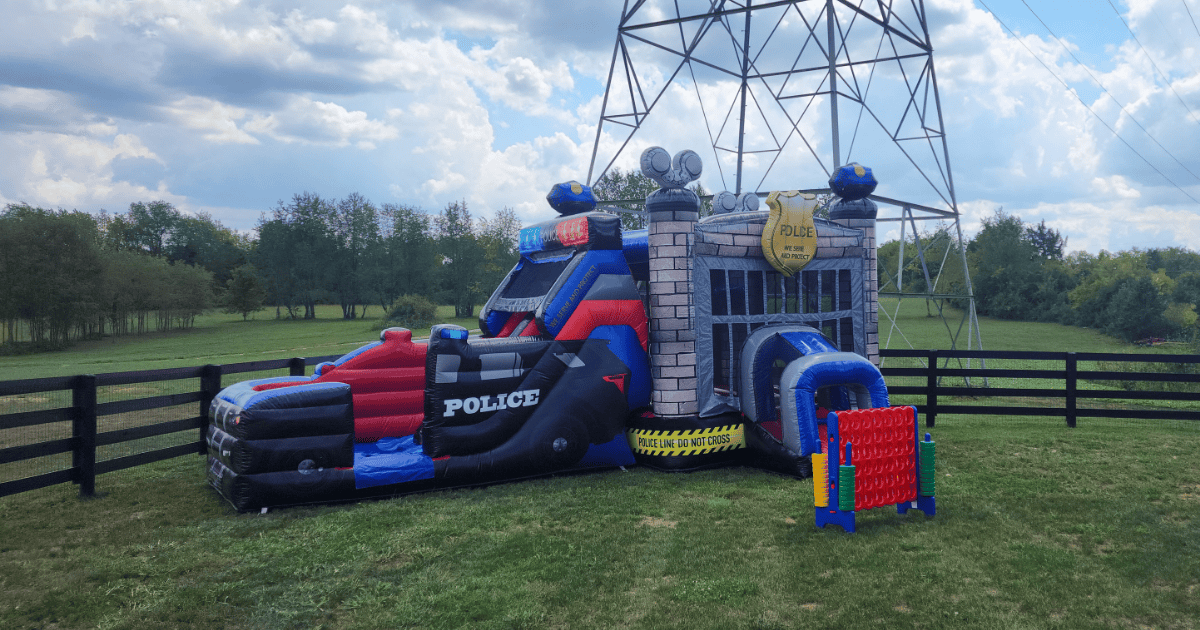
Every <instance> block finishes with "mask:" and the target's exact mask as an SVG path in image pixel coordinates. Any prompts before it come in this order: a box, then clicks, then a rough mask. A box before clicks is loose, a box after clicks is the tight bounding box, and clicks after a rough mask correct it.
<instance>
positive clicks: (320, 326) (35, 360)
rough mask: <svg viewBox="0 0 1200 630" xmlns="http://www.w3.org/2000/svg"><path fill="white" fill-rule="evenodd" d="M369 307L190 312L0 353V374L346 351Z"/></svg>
mask: <svg viewBox="0 0 1200 630" xmlns="http://www.w3.org/2000/svg"><path fill="white" fill-rule="evenodd" d="M370 313H371V314H372V317H371V318H367V319H356V320H344V319H342V310H341V307H338V306H333V305H323V306H318V307H317V319H313V320H307V321H306V320H288V319H283V320H276V319H275V310H274V309H263V310H261V311H259V312H258V313H255V314H254V315H253V318H254V319H251V320H249V321H242V316H241V315H228V314H224V313H209V314H206V315H202V316H200V317H198V318H196V326H195V328H193V329H190V330H183V331H175V332H165V333H149V334H146V335H139V336H132V335H131V336H125V337H108V338H105V339H102V340H99V341H85V342H80V343H78V344H76V345H75V346H74V347H72V348H70V349H67V350H62V351H58V352H45V353H41V354H30V355H21V356H3V357H0V381H5V380H12V379H23V378H41V377H46V376H70V375H75V374H104V373H107V372H128V371H132V370H152V369H158V368H171V367H188V366H195V365H205V364H208V363H214V364H226V363H243V362H247V361H264V360H267V359H288V358H291V357H319V356H327V355H333V354H345V353H347V352H350V351H351V350H354V349H355V348H358V347H360V346H362V345H365V344H368V343H371V342H373V341H378V340H379V331H380V330H381V324H380V323H379V315H380V310H379V307H374V308H372V309H371V310H370ZM453 315H454V308H453V307H449V306H443V307H440V308H439V309H438V321H439V322H441V323H447V324H458V325H460V326H465V327H466V328H467V329H477V328H479V322H478V320H476V319H474V318H469V319H461V320H460V319H454V317H453ZM413 336H414V337H417V338H423V337H428V336H429V330H428V329H425V330H414V331H413Z"/></svg>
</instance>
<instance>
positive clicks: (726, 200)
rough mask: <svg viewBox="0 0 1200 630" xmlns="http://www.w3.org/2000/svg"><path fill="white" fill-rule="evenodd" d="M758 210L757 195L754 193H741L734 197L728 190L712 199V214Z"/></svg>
mask: <svg viewBox="0 0 1200 630" xmlns="http://www.w3.org/2000/svg"><path fill="white" fill-rule="evenodd" d="M757 210H758V195H756V194H754V193H750V192H748V193H742V194H741V195H735V194H733V193H731V192H729V191H728V190H726V191H724V192H722V193H720V194H718V195H717V196H716V197H714V198H713V213H714V214H724V213H726V212H755V211H757Z"/></svg>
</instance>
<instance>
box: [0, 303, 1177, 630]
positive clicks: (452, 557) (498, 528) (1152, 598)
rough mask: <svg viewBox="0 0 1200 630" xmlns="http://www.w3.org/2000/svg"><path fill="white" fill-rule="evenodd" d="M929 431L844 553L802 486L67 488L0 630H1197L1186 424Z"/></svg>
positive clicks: (212, 333) (1009, 422)
mask: <svg viewBox="0 0 1200 630" xmlns="http://www.w3.org/2000/svg"><path fill="white" fill-rule="evenodd" d="M335 311H336V308H335V309H333V310H330V311H322V312H321V313H320V315H321V317H322V318H323V319H318V320H316V321H310V322H276V321H274V320H273V319H272V315H273V313H268V312H264V313H261V314H259V316H258V318H257V319H256V320H255V321H251V322H246V323H243V322H241V321H240V317H238V316H210V317H209V319H206V320H205V321H204V322H202V325H200V326H198V327H197V329H195V330H193V331H188V332H183V333H172V334H164V335H149V336H146V337H142V338H122V339H117V340H115V341H113V340H105V341H102V342H96V343H92V344H80V345H79V346H77V347H76V348H74V349H72V350H69V351H66V352H61V353H52V354H47V355H33V356H26V357H3V358H0V379H6V378H32V377H36V376H49V375H55V374H78V373H83V372H110V371H121V370H134V369H146V368H154V367H171V366H180V365H199V364H203V363H233V362H239V361H249V360H256V359H266V358H284V357H290V356H319V355H325V354H336V353H339V352H346V351H348V350H351V349H353V348H355V347H358V346H360V345H362V344H364V343H367V342H370V341H373V340H374V339H376V338H377V335H378V326H377V325H373V322H371V321H369V320H368V321H353V322H345V321H342V320H340V319H338V318H337V317H336V312H335ZM924 311H925V308H924V303H923V302H921V301H916V300H909V301H906V302H905V304H904V307H903V308H902V309H901V312H900V317H901V326H902V330H904V332H905V333H906V336H907V337H908V339H909V340H910V341H912V342H913V345H915V346H916V347H919V348H920V347H939V348H947V347H949V335H948V334H947V333H946V331H945V328H944V327H943V326H942V324H941V321H940V320H938V319H931V318H927V317H925V312H924ZM443 321H446V320H445V319H443ZM954 324H955V323H953V322H952V325H954ZM464 325H466V326H467V327H469V328H473V327H474V323H473V322H471V321H468V322H465V323H464ZM886 325H887V324H886V320H884V318H883V316H882V315H881V329H885V327H886ZM981 325H982V326H983V338H984V342H985V348H987V349H1025V350H1029V349H1036V350H1058V351H1062V350H1077V351H1081V352H1089V351H1093V352H1128V351H1131V350H1133V348H1131V347H1130V346H1126V345H1123V344H1119V343H1118V342H1115V341H1113V340H1111V339H1108V338H1105V337H1103V336H1100V335H1098V334H1095V333H1094V332H1093V331H1087V330H1080V329H1074V328H1067V327H1062V326H1054V325H1045V324H1029V323H1017V322H998V321H992V320H987V319H984V320H982V321H981ZM882 332H883V330H881V333H882ZM892 347H907V345H906V344H901V343H896V342H893V344H892ZM960 347H965V343H960ZM1145 350H1146V351H1150V352H1163V351H1164V349H1162V348H1154V349H1145ZM1168 351H1169V350H1168ZM933 434H934V438H935V440H937V442H938V472H937V482H938V487H937V488H938V510H939V511H938V515H937V516H936V517H933V518H926V517H925V516H924V515H922V514H920V513H919V512H916V511H914V512H911V513H910V514H908V515H905V516H899V515H897V514H895V511H894V510H893V509H888V508H878V509H875V510H870V511H866V512H861V513H859V515H858V517H859V518H858V533H857V534H845V533H844V532H842V531H841V530H840V529H838V528H836V527H831V528H829V529H828V530H818V529H816V528H815V526H814V525H813V514H812V507H811V506H812V485H811V482H810V481H807V480H805V481H797V480H794V479H789V478H783V477H779V476H776V475H772V474H769V473H764V472H759V471H756V470H751V469H743V468H725V469H718V470H711V471H704V472H698V473H688V474H667V473H659V472H655V471H652V470H649V469H644V468H631V469H629V471H627V472H623V471H610V472H602V473H594V474H585V475H575V476H563V477H554V478H545V479H538V480H533V481H526V482H520V483H510V484H502V485H497V486H493V487H488V488H481V489H464V490H453V491H440V492H433V493H429V494H422V495H413V496H406V497H400V498H395V499H389V500H381V501H371V502H363V503H357V504H344V505H333V506H316V507H308V508H296V509H284V510H272V511H270V512H269V513H267V514H265V515H259V514H237V513H235V512H234V511H233V509H232V508H231V507H230V506H229V505H228V504H226V503H224V501H223V500H222V499H220V498H219V496H218V495H217V494H216V493H215V492H214V491H212V490H211V489H210V488H209V487H208V485H207V483H206V481H205V478H204V460H203V459H202V458H201V457H199V456H185V457H180V458H176V459H174V460H170V461H166V462H160V463H158V464H154V465H149V466H143V467H139V468H134V469H130V470H125V471H120V472H116V473H109V474H106V475H102V476H100V477H99V478H98V480H97V488H98V490H99V491H100V496H99V497H97V498H94V499H91V500H80V499H78V498H77V497H76V495H75V493H76V489H75V488H74V487H73V486H71V485H69V484H67V485H60V486H55V487H51V488H46V489H43V490H38V491H34V492H29V493H24V494H20V495H15V496H11V497H6V498H2V499H0V602H3V603H2V604H0V628H6V629H7V628H56V629H63V628H137V629H140V628H217V627H220V628H322V627H323V628H577V627H594V628H614V627H627V628H686V629H687V630H699V629H703V628H809V627H812V628H860V627H861V628H866V627H873V628H879V627H925V628H960V627H962V628H1005V629H1007V628H1093V627H1116V628H1126V627H1128V628H1144V627H1149V628H1195V627H1197V625H1200V624H1198V622H1197V621H1196V620H1197V619H1200V591H1198V589H1200V448H1198V447H1200V426H1198V425H1196V424H1194V423H1187V422H1182V421H1179V422H1153V421H1136V420H1114V421H1106V420H1096V419H1090V418H1089V419H1083V420H1081V421H1080V424H1079V427H1078V428H1077V429H1074V430H1070V429H1067V428H1066V427H1064V426H1063V423H1062V421H1061V419H1046V418H1018V419H1011V418H990V417H989V418H980V417H955V416H953V415H941V416H939V417H938V425H937V428H936V429H935V430H934V431H933Z"/></svg>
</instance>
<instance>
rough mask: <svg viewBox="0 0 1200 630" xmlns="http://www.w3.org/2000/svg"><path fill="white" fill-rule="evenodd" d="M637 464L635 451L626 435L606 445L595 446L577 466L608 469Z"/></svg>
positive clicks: (590, 448) (591, 447)
mask: <svg viewBox="0 0 1200 630" xmlns="http://www.w3.org/2000/svg"><path fill="white" fill-rule="evenodd" d="M634 462H635V460H634V458H633V450H632V449H630V448H629V440H628V439H627V438H626V437H625V435H624V434H622V435H618V436H617V437H615V438H613V439H612V441H611V442H607V443H605V444H593V445H591V446H590V447H589V448H588V451H587V453H586V454H584V456H583V459H581V460H579V463H578V464H576V466H577V467H580V468H606V467H609V466H631V465H633V464H634Z"/></svg>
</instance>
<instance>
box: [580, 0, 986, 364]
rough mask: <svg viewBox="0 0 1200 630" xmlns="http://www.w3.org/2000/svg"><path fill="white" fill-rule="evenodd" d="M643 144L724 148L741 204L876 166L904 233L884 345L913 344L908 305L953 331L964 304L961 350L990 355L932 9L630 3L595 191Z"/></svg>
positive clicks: (614, 66) (713, 0) (727, 175)
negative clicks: (929, 226)
mask: <svg viewBox="0 0 1200 630" xmlns="http://www.w3.org/2000/svg"><path fill="white" fill-rule="evenodd" d="M635 135H638V136H639V137H640V139H641V140H642V141H644V144H645V145H646V146H650V145H652V144H661V145H663V146H668V147H675V148H676V149H675V150H677V149H678V148H696V149H699V148H701V147H704V146H706V145H707V146H710V147H711V151H712V156H713V158H715V160H711V161H710V160H706V161H709V162H710V163H714V162H715V165H716V171H717V173H716V174H717V175H718V176H719V177H720V179H721V186H723V187H724V189H726V190H731V191H733V192H735V193H739V194H740V193H741V192H743V191H747V192H748V191H754V192H758V193H759V194H760V195H764V196H765V195H766V193H767V192H768V191H770V190H788V189H795V188H798V187H802V185H803V184H804V183H817V184H824V183H826V182H827V181H828V179H829V175H830V173H831V172H832V171H833V170H834V169H835V168H836V167H837V166H839V165H842V164H846V163H849V162H852V161H859V162H861V163H863V164H866V165H867V166H870V167H872V169H873V170H874V171H875V174H876V176H877V177H879V179H880V182H881V184H880V188H881V191H880V192H883V191H886V192H888V194H889V195H891V196H889V197H885V196H878V195H876V196H872V197H871V198H872V199H874V200H875V201H876V202H877V203H879V204H880V213H879V218H878V220H879V221H880V222H890V223H898V224H899V226H900V251H899V253H898V256H897V260H896V263H895V265H894V269H883V270H881V274H880V279H879V283H880V294H879V295H880V297H883V298H893V299H895V300H896V301H895V308H894V309H890V310H892V311H893V312H891V313H889V312H888V310H889V309H886V308H884V306H883V305H882V304H881V305H880V310H881V311H882V312H883V313H884V314H885V317H886V318H887V319H888V320H890V322H880V324H881V326H880V337H881V339H880V341H881V342H882V343H883V344H885V345H884V347H888V345H889V344H890V343H891V341H892V338H893V336H894V335H897V334H898V335H899V337H898V339H897V342H898V343H904V342H905V341H904V340H903V339H904V338H903V332H902V331H900V330H899V329H898V327H897V326H896V319H897V318H896V315H897V314H898V312H899V307H900V303H901V302H902V301H903V299H904V298H919V299H926V300H929V301H928V302H927V304H934V305H936V306H937V310H938V312H939V313H940V314H943V319H945V316H944V310H943V307H944V305H945V301H946V300H948V299H959V300H962V301H964V302H965V303H966V305H967V308H965V309H964V310H963V317H962V320H961V321H960V322H959V323H958V325H957V330H955V328H954V327H953V326H951V325H950V323H949V322H947V330H948V331H949V332H950V337H951V344H952V347H956V345H957V344H958V343H959V342H958V339H959V338H960V336H961V333H962V332H963V329H964V327H965V328H966V333H967V344H966V345H967V348H971V347H972V346H978V347H980V348H982V339H981V338H980V335H979V327H978V320H977V318H976V314H975V302H974V298H973V294H972V289H971V282H970V277H969V272H968V269H967V264H966V253H965V250H964V248H963V238H962V229H961V227H960V225H959V212H958V203H957V200H956V198H955V193H954V178H953V176H952V174H951V170H950V153H949V147H948V145H947V142H946V134H945V128H944V126H943V122H942V106H941V101H940V98H939V95H938V89H937V77H936V74H935V72H934V65H933V44H932V43H931V40H930V36H929V27H928V23H927V21H926V14H925V6H924V2H923V0H895V1H893V0H780V1H768V0H757V1H756V0H742V1H740V2H739V1H737V0H708V1H706V0H690V1H689V0H625V6H624V9H623V10H622V13H621V21H620V24H619V25H618V28H617V38H616V45H615V46H614V48H613V55H612V63H611V66H610V68H609V73H608V83H607V87H606V90H605V94H604V101H603V105H602V108H601V113H600V121H599V124H598V125H597V129H596V140H595V144H594V146H593V150H592V159H591V164H590V165H589V168H588V181H589V183H593V182H595V181H596V180H598V179H599V178H600V177H602V176H603V174H604V173H605V172H607V171H608V170H609V169H610V168H612V167H613V166H614V165H615V164H617V162H618V158H620V157H621V156H622V152H623V151H624V150H625V149H626V148H627V147H628V146H629V144H630V142H631V141H632V140H633V138H634V136H635ZM631 153H632V152H631ZM639 153H640V151H639ZM701 154H702V155H703V152H701ZM598 159H599V161H598ZM635 160H636V156H631V157H628V158H626V161H627V162H629V163H632V162H633V161H635ZM598 166H599V167H600V168H599V171H598V172H597V167H598ZM705 170H706V171H708V172H709V173H711V167H709V168H706V169H705ZM593 175H594V176H595V177H594V178H593ZM806 192H816V193H827V192H829V191H828V189H827V188H808V189H806ZM902 199H908V200H909V201H903V200H902ZM917 200H920V201H922V202H923V203H918V202H917ZM924 221H936V222H940V225H939V229H938V230H937V232H935V233H934V236H935V238H928V236H929V232H928V231H926V232H925V233H924V234H922V231H920V230H918V229H917V226H918V222H924ZM880 227H881V229H885V228H884V226H880ZM906 241H907V242H906ZM939 257H940V258H941V260H940V261H939V260H937V259H938V258H939ZM935 263H940V264H935ZM931 271H932V273H931ZM943 272H945V273H944V274H943ZM914 273H915V274H916V277H913V276H914ZM959 274H961V275H959ZM906 275H907V278H906V277H905V276H906ZM944 275H950V276H955V278H954V282H955V283H956V284H957V285H958V287H957V288H956V291H954V292H951V290H949V289H948V288H947V287H946V285H947V284H949V283H950V282H951V281H950V280H948V279H947V278H946V277H943V276H944ZM906 280H907V282H906ZM885 328H887V329H888V330H886V331H885V330H884V329H885Z"/></svg>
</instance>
